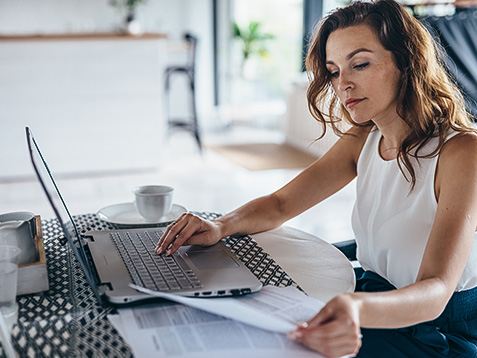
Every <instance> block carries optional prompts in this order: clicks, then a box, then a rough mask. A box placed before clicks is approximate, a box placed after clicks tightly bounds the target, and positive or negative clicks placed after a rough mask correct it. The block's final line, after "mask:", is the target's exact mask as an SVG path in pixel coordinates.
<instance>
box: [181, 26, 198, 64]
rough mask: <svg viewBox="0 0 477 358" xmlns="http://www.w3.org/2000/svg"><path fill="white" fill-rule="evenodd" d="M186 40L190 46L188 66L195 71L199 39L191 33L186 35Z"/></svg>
mask: <svg viewBox="0 0 477 358" xmlns="http://www.w3.org/2000/svg"><path fill="white" fill-rule="evenodd" d="M184 40H185V42H186V43H187V46H188V54H187V65H188V66H189V67H191V68H192V69H193V70H195V56H196V51H197V43H198V42H199V40H198V38H197V37H196V36H194V35H192V34H190V33H186V34H185V35H184Z"/></svg>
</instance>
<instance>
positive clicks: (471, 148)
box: [440, 131, 477, 159]
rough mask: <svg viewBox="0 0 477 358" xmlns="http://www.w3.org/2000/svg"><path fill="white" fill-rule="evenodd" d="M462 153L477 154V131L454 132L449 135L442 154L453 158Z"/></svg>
mask: <svg viewBox="0 0 477 358" xmlns="http://www.w3.org/2000/svg"><path fill="white" fill-rule="evenodd" d="M462 155H464V156H467V155H468V156H469V157H475V156H477V133H475V132H472V131H465V132H454V133H451V134H450V135H449V136H448V140H446V142H445V143H444V145H443V146H442V150H441V153H440V156H441V157H444V158H449V159H452V158H455V156H462Z"/></svg>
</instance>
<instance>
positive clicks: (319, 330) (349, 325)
mask: <svg viewBox="0 0 477 358" xmlns="http://www.w3.org/2000/svg"><path fill="white" fill-rule="evenodd" d="M288 337H289V338H291V339H294V340H296V341H298V342H300V343H302V344H304V345H305V346H307V347H308V348H310V349H313V350H315V351H317V352H319V353H321V354H323V355H324V356H326V357H342V356H344V355H355V354H357V353H358V351H359V348H360V347H361V337H362V336H361V332H360V322H359V303H358V302H357V301H355V300H354V299H353V297H352V296H351V295H349V294H344V295H339V296H337V297H335V298H333V299H332V300H331V301H330V302H328V303H327V304H326V305H325V307H323V308H322V309H321V311H320V312H318V314H317V315H316V316H315V317H313V318H312V319H311V320H310V321H308V322H306V323H305V324H303V325H301V326H300V327H299V328H297V329H296V330H295V331H293V332H290V333H289V334H288Z"/></svg>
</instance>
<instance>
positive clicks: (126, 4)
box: [109, 0, 146, 35]
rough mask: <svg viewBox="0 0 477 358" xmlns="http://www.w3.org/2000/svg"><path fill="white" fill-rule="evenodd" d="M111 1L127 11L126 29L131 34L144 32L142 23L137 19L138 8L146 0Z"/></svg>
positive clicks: (118, 7)
mask: <svg viewBox="0 0 477 358" xmlns="http://www.w3.org/2000/svg"><path fill="white" fill-rule="evenodd" d="M109 3H110V4H111V5H112V6H114V7H116V8H117V9H119V10H120V11H124V12H125V18H124V29H125V31H126V32H127V33H129V34H131V35H139V34H141V32H142V28H141V23H140V22H139V21H138V20H137V14H136V10H137V7H138V6H139V5H141V4H145V3H146V0H110V1H109Z"/></svg>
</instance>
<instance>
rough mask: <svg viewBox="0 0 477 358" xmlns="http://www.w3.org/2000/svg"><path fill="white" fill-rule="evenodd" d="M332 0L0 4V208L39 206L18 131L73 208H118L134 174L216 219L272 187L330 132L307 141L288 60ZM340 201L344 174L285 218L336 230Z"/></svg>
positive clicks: (299, 77) (297, 67)
mask: <svg viewBox="0 0 477 358" xmlns="http://www.w3.org/2000/svg"><path fill="white" fill-rule="evenodd" d="M344 4H345V2H343V1H340V0H323V1H319V0H235V1H234V0H173V1H170V0H139V1H137V0H136V1H134V0H117V1H110V0H21V1H19V0H0V94H1V95H0V121H1V130H0V213H4V212H9V211H17V210H28V211H33V212H35V213H37V214H40V215H41V216H42V217H43V218H50V217H52V216H53V215H52V213H51V211H50V210H49V207H48V205H47V203H46V200H45V198H44V195H43V194H42V192H41V191H40V187H39V185H38V183H37V182H36V180H35V178H34V176H33V170H32V166H31V164H30V161H29V157H28V153H27V146H26V141H25V130H24V128H25V126H29V127H30V128H31V129H32V131H33V133H34V135H35V138H36V139H37V141H38V143H39V145H40V148H41V149H42V151H43V154H44V155H45V157H46V160H47V161H48V163H49V165H50V167H51V169H52V171H53V175H54V176H55V177H56V179H57V181H58V184H59V187H60V189H61V190H62V191H63V194H64V197H65V200H66V202H67V204H68V205H69V208H70V210H71V211H72V213H73V214H83V213H95V212H97V211H98V210H99V209H100V208H102V207H104V206H107V205H111V204H116V203H121V202H130V201H132V199H133V196H132V192H131V189H132V188H133V187H135V186H137V185H143V184H167V185H171V186H173V187H174V188H175V189H176V191H175V200H174V201H175V202H176V203H178V204H181V205H183V206H185V207H186V208H187V209H188V210H190V211H212V212H219V213H225V212H227V211H230V210H232V209H234V208H236V207H237V206H239V205H241V204H243V203H244V202H245V201H247V200H250V199H252V198H255V197H257V196H260V195H265V194H268V193H270V192H271V191H273V190H276V189H278V188H279V187H281V186H282V185H284V184H285V183H286V182H287V181H289V180H290V179H292V178H293V177H294V176H296V175H297V174H298V173H299V171H300V170H302V169H303V168H304V167H306V166H307V165H309V164H310V163H311V162H312V161H313V160H315V159H316V158H318V157H319V156H321V155H323V154H324V153H325V152H326V150H327V149H328V148H329V147H330V146H331V145H332V144H333V143H334V141H335V140H336V139H337V137H336V136H335V135H334V134H333V133H330V132H327V134H326V136H325V137H324V138H323V139H322V140H320V141H315V139H316V138H317V137H318V136H320V134H321V133H322V129H321V127H320V125H318V124H317V123H316V122H315V121H314V120H313V118H312V117H311V116H310V115H309V113H308V109H307V104H306V89H307V82H308V80H307V77H306V74H305V73H304V72H303V59H304V54H305V52H306V45H307V43H308V40H309V38H310V36H311V33H312V29H313V27H314V26H315V25H316V23H317V21H318V20H319V19H320V18H321V17H322V16H323V15H324V14H326V13H327V12H329V11H330V10H332V9H334V8H336V7H338V6H343V5H344ZM456 9H457V7H456V6H455V3H448V2H442V3H441V4H436V3H433V5H432V6H421V7H419V6H417V5H416V6H414V5H413V6H411V7H410V10H411V11H415V12H416V13H418V12H419V11H421V12H422V11H424V12H425V14H427V15H438V16H447V17H453V16H455V15H456ZM476 18H477V16H476ZM167 69H169V72H168V70H167ZM168 76H169V77H168ZM166 77H168V81H167V78H166ZM166 83H168V85H166ZM194 100H195V101H194ZM194 108H195V111H194ZM353 200H354V183H351V184H350V185H348V186H347V187H346V188H345V189H344V190H343V191H342V192H340V193H338V194H337V195H336V196H335V197H333V198H330V199H327V200H326V201H325V202H323V203H320V204H319V205H317V206H316V207H315V208H312V209H310V210H309V211H308V212H307V213H304V214H302V215H300V216H299V217H297V218H295V219H293V220H291V221H290V222H288V223H287V225H290V226H294V227H297V228H299V229H302V230H304V231H307V232H310V233H312V234H314V235H317V236H319V237H321V238H323V239H325V240H328V241H330V242H334V241H340V240H345V239H349V238H351V236H352V232H351V227H350V213H351V209H352V206H353Z"/></svg>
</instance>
